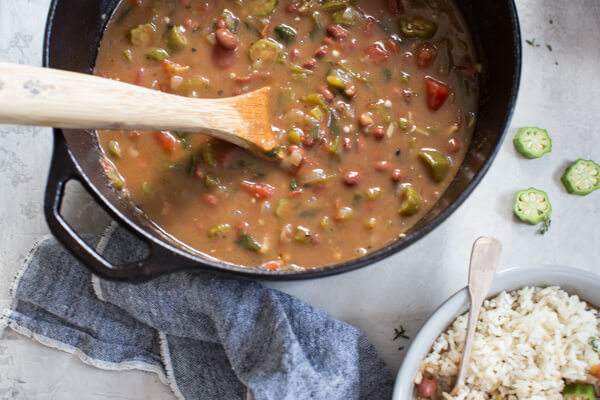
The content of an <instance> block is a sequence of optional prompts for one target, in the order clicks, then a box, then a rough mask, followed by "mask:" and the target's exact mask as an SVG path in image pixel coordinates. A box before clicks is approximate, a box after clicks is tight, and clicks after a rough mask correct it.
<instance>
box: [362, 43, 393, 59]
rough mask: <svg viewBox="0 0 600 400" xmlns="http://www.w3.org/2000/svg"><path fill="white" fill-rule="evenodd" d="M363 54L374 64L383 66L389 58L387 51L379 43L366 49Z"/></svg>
mask: <svg viewBox="0 0 600 400" xmlns="http://www.w3.org/2000/svg"><path fill="white" fill-rule="evenodd" d="M365 53H366V54H367V55H368V56H369V58H370V59H371V61H373V62H374V63H375V64H383V63H384V62H386V61H387V60H388V58H390V56H389V54H388V51H387V50H386V49H385V47H384V46H383V45H382V44H381V43H379V42H375V43H373V44H372V45H371V46H369V47H367V48H366V49H365Z"/></svg>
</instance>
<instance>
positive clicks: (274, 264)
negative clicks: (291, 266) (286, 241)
mask: <svg viewBox="0 0 600 400" xmlns="http://www.w3.org/2000/svg"><path fill="white" fill-rule="evenodd" d="M260 267H261V268H263V269H266V270H269V271H279V270H280V269H282V268H283V267H285V262H284V261H283V260H273V261H267V262H266V263H264V264H263V265H261V266H260Z"/></svg>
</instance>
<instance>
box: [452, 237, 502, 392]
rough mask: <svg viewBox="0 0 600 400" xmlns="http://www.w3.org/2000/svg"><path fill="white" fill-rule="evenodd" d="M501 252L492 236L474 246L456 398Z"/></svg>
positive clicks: (499, 246)
mask: <svg viewBox="0 0 600 400" xmlns="http://www.w3.org/2000/svg"><path fill="white" fill-rule="evenodd" d="M501 251H502V243H501V242H500V241H499V240H498V239H495V238H493V237H491V236H483V237H480V238H479V239H477V240H476V241H475V243H474V244H473V250H471V262H470V264H469V285H468V286H467V288H468V290H469V297H470V298H471V306H470V308H469V319H468V321H467V333H466V336H465V345H464V348H463V354H462V359H461V361H460V368H459V370H458V378H456V384H455V385H454V389H452V393H451V394H452V396H456V395H457V394H458V392H459V391H460V389H461V388H462V387H463V386H464V384H465V378H466V376H467V369H468V366H469V360H470V359H471V349H472V348H473V336H474V335H475V329H476V328H477V320H478V319H479V312H480V311H481V306H482V304H483V301H484V300H485V298H486V297H487V294H488V292H489V291H490V287H491V286H492V281H493V280H494V275H495V274H496V268H497V267H498V259H499V258H500V252H501Z"/></svg>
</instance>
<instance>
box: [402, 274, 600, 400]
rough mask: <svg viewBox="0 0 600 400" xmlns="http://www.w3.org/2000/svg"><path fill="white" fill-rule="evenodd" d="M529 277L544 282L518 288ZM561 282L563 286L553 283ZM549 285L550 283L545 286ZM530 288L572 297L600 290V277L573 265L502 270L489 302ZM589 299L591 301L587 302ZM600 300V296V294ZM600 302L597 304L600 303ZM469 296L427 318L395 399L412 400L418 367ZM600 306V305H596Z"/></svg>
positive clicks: (461, 293)
mask: <svg viewBox="0 0 600 400" xmlns="http://www.w3.org/2000/svg"><path fill="white" fill-rule="evenodd" d="M522 276H525V278H526V279H529V280H534V281H538V282H540V283H539V284H521V285H518V284H517V285H515V284H514V281H515V280H516V279H517V278H519V277H522ZM557 281H561V282H564V286H565V287H563V284H559V283H551V282H557ZM545 282H548V283H545ZM526 286H540V287H547V286H559V287H560V288H561V289H563V290H565V291H566V292H567V293H569V294H576V295H578V296H579V295H580V293H578V290H577V289H579V290H580V291H581V290H582V286H596V287H598V288H600V275H599V274H596V273H593V272H590V271H587V270H584V269H580V268H575V267H570V266H560V265H540V266H532V267H510V268H506V269H503V270H501V271H499V272H498V273H497V274H496V276H495V277H494V283H493V284H492V289H491V290H490V294H489V295H488V296H487V299H489V298H491V297H494V296H496V295H497V294H499V293H501V292H502V291H509V290H517V289H520V288H523V287H526ZM586 300H587V299H586ZM598 300H600V294H599V295H598ZM598 300H596V301H598ZM468 301H469V293H468V289H467V287H463V288H462V289H460V290H458V291H457V292H455V293H454V294H453V295H452V296H450V297H449V298H448V299H447V300H445V301H444V302H443V303H441V304H440V305H439V306H438V307H437V308H436V309H435V310H434V311H433V312H432V313H431V314H430V315H429V317H428V318H427V320H426V321H425V323H424V324H423V326H422V327H421V328H420V329H419V331H418V332H417V333H416V335H415V336H414V338H413V339H412V341H411V343H410V345H409V348H408V350H407V352H406V354H405V356H404V359H403V360H402V365H401V366H400V369H399V370H398V374H397V375H396V382H395V384H394V393H393V396H392V399H393V400H407V399H410V398H411V396H412V393H413V390H414V384H413V379H414V377H415V374H416V372H417V368H418V365H419V363H420V361H421V360H422V359H423V357H424V356H425V355H426V354H427V352H429V350H430V348H431V346H432V344H433V341H434V340H435V339H436V338H437V337H438V336H439V335H440V334H441V333H442V332H443V331H444V330H445V329H446V328H447V327H448V326H449V325H450V324H451V323H452V321H454V319H456V317H458V316H459V315H462V314H463V313H465V312H466V311H467V310H468ZM596 304H599V303H596Z"/></svg>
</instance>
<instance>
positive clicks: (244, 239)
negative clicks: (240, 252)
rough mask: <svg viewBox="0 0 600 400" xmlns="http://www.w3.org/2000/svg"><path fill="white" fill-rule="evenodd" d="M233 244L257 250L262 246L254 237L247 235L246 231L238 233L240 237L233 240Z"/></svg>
mask: <svg viewBox="0 0 600 400" xmlns="http://www.w3.org/2000/svg"><path fill="white" fill-rule="evenodd" d="M235 244H237V245H238V246H240V247H241V248H242V249H246V250H250V251H255V252H258V251H260V249H262V246H261V244H260V243H258V241H257V240H256V239H254V238H253V237H252V236H250V235H248V234H247V233H246V231H242V232H241V233H240V237H239V238H238V239H237V240H236V241H235Z"/></svg>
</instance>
